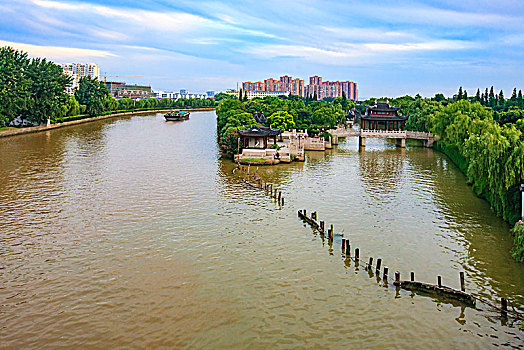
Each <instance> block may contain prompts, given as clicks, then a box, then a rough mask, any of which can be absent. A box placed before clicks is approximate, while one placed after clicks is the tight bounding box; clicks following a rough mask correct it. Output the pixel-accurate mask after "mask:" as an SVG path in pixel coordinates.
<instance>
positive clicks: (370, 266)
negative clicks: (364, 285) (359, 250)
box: [368, 257, 373, 270]
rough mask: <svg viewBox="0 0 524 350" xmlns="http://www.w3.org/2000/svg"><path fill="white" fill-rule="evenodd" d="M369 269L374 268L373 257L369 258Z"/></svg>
mask: <svg viewBox="0 0 524 350" xmlns="http://www.w3.org/2000/svg"><path fill="white" fill-rule="evenodd" d="M368 267H369V269H370V270H371V268H372V267H373V258H372V257H369V262H368Z"/></svg>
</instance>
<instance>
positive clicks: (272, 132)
mask: <svg viewBox="0 0 524 350" xmlns="http://www.w3.org/2000/svg"><path fill="white" fill-rule="evenodd" d="M281 132H282V130H281V129H271V128H262V127H260V126H258V125H253V126H250V127H249V128H246V129H244V130H238V133H239V134H240V135H242V136H276V135H279V134H280V133H281Z"/></svg>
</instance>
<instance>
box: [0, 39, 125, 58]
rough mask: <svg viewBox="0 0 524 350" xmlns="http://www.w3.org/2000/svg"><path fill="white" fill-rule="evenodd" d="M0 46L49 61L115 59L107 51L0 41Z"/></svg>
mask: <svg viewBox="0 0 524 350" xmlns="http://www.w3.org/2000/svg"><path fill="white" fill-rule="evenodd" d="M0 46H11V47H13V48H15V49H18V50H22V51H25V52H27V53H29V55H31V56H38V57H46V58H48V59H51V60H58V61H60V60H67V59H82V60H85V58H94V57H111V56H113V57H115V56H116V55H115V54H112V53H110V52H107V51H101V50H90V49H80V48H74V47H60V46H42V45H32V44H24V43H15V42H10V41H3V40H0Z"/></svg>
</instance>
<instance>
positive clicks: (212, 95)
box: [206, 90, 215, 97]
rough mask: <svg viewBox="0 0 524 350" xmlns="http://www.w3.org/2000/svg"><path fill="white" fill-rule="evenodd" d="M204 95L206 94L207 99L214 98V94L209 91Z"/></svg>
mask: <svg viewBox="0 0 524 350" xmlns="http://www.w3.org/2000/svg"><path fill="white" fill-rule="evenodd" d="M206 94H207V96H208V97H214V96H215V92H214V91H211V90H209V91H206Z"/></svg>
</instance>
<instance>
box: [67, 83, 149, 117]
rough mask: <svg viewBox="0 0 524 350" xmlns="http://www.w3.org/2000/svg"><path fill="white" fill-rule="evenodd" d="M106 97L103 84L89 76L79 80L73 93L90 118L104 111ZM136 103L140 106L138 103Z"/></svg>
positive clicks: (106, 92)
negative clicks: (84, 106)
mask: <svg viewBox="0 0 524 350" xmlns="http://www.w3.org/2000/svg"><path fill="white" fill-rule="evenodd" d="M107 95H109V91H108V90H107V87H106V86H105V84H104V83H103V82H101V81H98V79H96V78H91V77H90V76H87V77H83V78H81V79H80V82H79V85H78V88H77V89H76V91H75V98H76V99H77V101H78V102H79V103H81V104H83V105H86V107H87V108H86V112H87V114H88V115H89V116H91V117H95V116H98V115H100V114H101V113H102V112H103V111H104V100H105V98H106V96H107ZM137 103H138V104H142V102H140V101H137ZM137 108H141V106H140V107H139V106H137Z"/></svg>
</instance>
